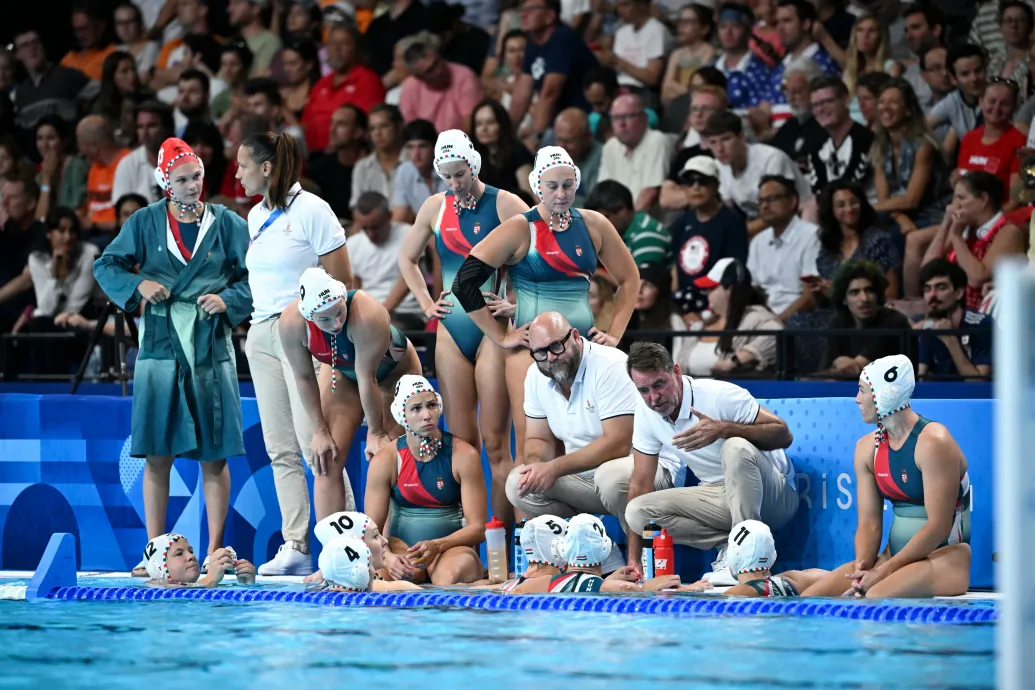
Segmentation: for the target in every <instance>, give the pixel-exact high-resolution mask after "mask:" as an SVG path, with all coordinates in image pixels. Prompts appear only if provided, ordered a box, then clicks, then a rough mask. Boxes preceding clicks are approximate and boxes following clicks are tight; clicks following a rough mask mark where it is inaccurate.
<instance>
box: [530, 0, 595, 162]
mask: <svg viewBox="0 0 1035 690" xmlns="http://www.w3.org/2000/svg"><path fill="white" fill-rule="evenodd" d="M560 17H561V3H560V0H523V3H522V5H521V28H522V29H523V30H524V32H525V36H526V37H527V38H528V43H527V44H526V46H525V59H524V62H523V63H522V66H521V72H522V74H521V76H519V77H518V79H517V83H516V84H515V85H514V94H513V98H512V99H511V102H510V120H511V122H513V123H515V124H517V123H519V122H521V121H522V120H523V119H524V117H525V113H527V112H528V108H529V106H530V105H531V103H532V93H533V92H535V93H538V94H539V100H538V101H537V102H536V105H535V106H534V107H533V112H532V116H533V121H532V126H531V129H530V131H528V132H524V133H523V134H525V135H527V136H528V137H530V138H535V139H536V141H537V142H538V139H539V138H541V137H542V135H543V133H544V132H546V130H547V129H548V128H549V127H550V125H551V123H552V122H553V118H554V117H555V116H556V115H557V113H559V112H560V111H562V110H564V109H565V108H570V107H572V106H575V107H577V108H581V109H582V110H585V111H587V112H588V111H589V103H587V102H586V97H585V96H584V95H583V93H582V79H583V77H585V75H586V73H587V72H588V71H589V70H591V69H593V68H595V67H597V65H598V63H597V58H596V56H594V55H593V52H592V51H591V50H590V49H589V46H587V45H586V42H585V41H583V40H582V37H581V36H579V35H578V34H577V33H575V32H574V31H573V30H572V29H570V28H569V27H567V26H565V25H564V24H562V23H561V18H560Z"/></svg>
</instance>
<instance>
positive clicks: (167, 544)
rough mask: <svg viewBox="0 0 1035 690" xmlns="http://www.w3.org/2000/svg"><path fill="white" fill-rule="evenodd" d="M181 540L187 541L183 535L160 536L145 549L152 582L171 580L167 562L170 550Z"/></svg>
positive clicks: (170, 533)
mask: <svg viewBox="0 0 1035 690" xmlns="http://www.w3.org/2000/svg"><path fill="white" fill-rule="evenodd" d="M180 539H185V537H184V536H183V535H182V534H176V533H175V532H169V533H167V534H159V535H158V536H157V537H155V538H154V539H152V540H151V541H149V542H147V546H145V547H144V561H145V562H146V563H147V576H148V577H150V578H151V579H152V580H163V581H164V580H168V579H169V565H168V562H167V561H168V558H169V549H171V548H172V545H173V544H175V543H176V542H178V541H179V540H180Z"/></svg>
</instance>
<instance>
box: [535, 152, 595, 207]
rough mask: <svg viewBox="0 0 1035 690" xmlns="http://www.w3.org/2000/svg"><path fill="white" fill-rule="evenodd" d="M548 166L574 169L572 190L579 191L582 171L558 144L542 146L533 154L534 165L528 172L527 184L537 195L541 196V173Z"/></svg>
mask: <svg viewBox="0 0 1035 690" xmlns="http://www.w3.org/2000/svg"><path fill="white" fill-rule="evenodd" d="M550 168H571V169H572V170H574V171H575V190H574V191H576V192H577V191H579V185H580V184H581V183H582V173H581V172H580V171H579V166H577V165H575V161H574V160H572V158H571V156H569V155H568V152H567V151H565V150H564V149H562V148H561V147H560V146H544V147H543V148H541V149H539V152H538V153H537V154H536V155H535V165H534V166H533V167H532V172H530V173H528V186H530V187H531V188H532V191H533V192H535V194H536V196H537V197H539V198H540V199H542V198H543V173H544V172H546V171H547V170H549V169H550Z"/></svg>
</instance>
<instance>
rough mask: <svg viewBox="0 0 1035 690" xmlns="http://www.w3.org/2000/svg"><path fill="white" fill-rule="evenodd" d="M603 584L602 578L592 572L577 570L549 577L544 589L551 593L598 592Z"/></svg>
mask: <svg viewBox="0 0 1035 690" xmlns="http://www.w3.org/2000/svg"><path fill="white" fill-rule="evenodd" d="M603 585H604V578H602V577H600V576H599V575H594V574H593V573H584V572H582V571H581V570H577V571H575V572H573V573H561V574H560V575H554V576H553V577H551V578H550V586H549V587H548V588H547V590H546V591H548V592H552V593H571V592H599V591H600V588H601V587H603Z"/></svg>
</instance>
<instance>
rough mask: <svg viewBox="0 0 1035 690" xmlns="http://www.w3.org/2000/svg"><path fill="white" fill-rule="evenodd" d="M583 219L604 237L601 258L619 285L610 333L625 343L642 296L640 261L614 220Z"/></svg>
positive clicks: (592, 215) (594, 214) (594, 215)
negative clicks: (613, 222) (613, 223)
mask: <svg viewBox="0 0 1035 690" xmlns="http://www.w3.org/2000/svg"><path fill="white" fill-rule="evenodd" d="M582 217H583V218H584V219H585V220H586V222H587V223H588V225H589V227H590V228H591V229H592V230H594V231H595V232H596V234H597V235H598V236H599V237H600V247H599V248H598V249H597V256H599V257H600V263H602V264H603V265H604V268H606V269H607V272H608V273H610V274H611V275H612V276H613V277H614V279H615V281H616V282H617V283H618V290H617V291H616V292H615V306H614V316H612V318H611V327H610V328H609V329H608V331H607V334H608V335H610V336H613V337H615V338H617V339H618V340H621V339H622V336H623V335H625V328H626V327H627V326H628V325H629V319H630V318H631V317H632V313H633V309H635V308H636V298H637V297H639V295H640V271H639V269H638V268H637V267H636V260H635V259H633V256H632V254H631V253H630V252H629V248H628V247H627V246H625V242H623V241H622V237H621V235H619V234H618V231H617V230H615V226H614V225H612V224H611V221H609V220H608V219H607V218H605V217H604V216H603V215H601V214H599V213H597V212H596V211H582ZM479 246H481V245H479Z"/></svg>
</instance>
